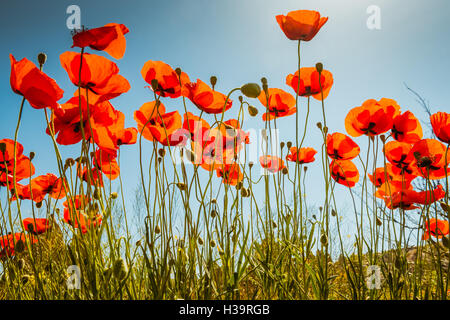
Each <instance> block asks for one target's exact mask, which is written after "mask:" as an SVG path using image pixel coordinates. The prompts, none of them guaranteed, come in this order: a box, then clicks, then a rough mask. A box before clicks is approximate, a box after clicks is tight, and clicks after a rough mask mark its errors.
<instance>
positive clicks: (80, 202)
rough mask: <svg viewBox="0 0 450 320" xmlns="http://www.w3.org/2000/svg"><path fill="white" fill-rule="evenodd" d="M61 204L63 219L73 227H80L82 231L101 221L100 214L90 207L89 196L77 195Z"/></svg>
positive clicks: (84, 231) (98, 224) (95, 225)
mask: <svg viewBox="0 0 450 320" xmlns="http://www.w3.org/2000/svg"><path fill="white" fill-rule="evenodd" d="M63 206H64V221H65V222H66V223H68V224H70V225H71V226H72V227H74V228H80V229H81V232H83V233H86V232H87V231H88V230H89V229H91V228H93V227H99V226H100V225H101V223H102V216H101V215H100V214H97V213H95V212H93V210H92V209H90V205H89V198H88V197H86V196H83V195H78V196H75V197H74V198H73V199H68V201H65V202H64V203H63Z"/></svg>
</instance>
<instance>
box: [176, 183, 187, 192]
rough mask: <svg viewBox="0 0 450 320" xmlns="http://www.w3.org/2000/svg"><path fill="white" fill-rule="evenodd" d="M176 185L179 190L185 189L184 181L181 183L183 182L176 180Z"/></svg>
mask: <svg viewBox="0 0 450 320" xmlns="http://www.w3.org/2000/svg"><path fill="white" fill-rule="evenodd" d="M177 187H178V189H180V190H186V189H187V185H186V184H185V183H183V182H178V183H177Z"/></svg>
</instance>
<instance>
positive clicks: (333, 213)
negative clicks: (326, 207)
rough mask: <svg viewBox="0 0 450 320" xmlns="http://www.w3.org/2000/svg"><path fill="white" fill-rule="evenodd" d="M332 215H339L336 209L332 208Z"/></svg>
mask: <svg viewBox="0 0 450 320" xmlns="http://www.w3.org/2000/svg"><path fill="white" fill-rule="evenodd" d="M331 215H332V216H333V217H336V215H337V213H336V210H334V209H331Z"/></svg>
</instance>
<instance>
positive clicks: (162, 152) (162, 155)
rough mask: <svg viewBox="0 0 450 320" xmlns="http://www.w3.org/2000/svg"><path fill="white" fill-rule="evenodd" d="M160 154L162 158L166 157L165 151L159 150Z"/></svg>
mask: <svg viewBox="0 0 450 320" xmlns="http://www.w3.org/2000/svg"><path fill="white" fill-rule="evenodd" d="M158 154H159V156H160V157H161V158H164V156H165V155H166V150H164V149H159V150H158Z"/></svg>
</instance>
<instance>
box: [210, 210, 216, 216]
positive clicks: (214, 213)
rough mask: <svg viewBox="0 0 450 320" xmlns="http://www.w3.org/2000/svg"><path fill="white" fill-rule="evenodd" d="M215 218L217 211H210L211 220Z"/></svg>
mask: <svg viewBox="0 0 450 320" xmlns="http://www.w3.org/2000/svg"><path fill="white" fill-rule="evenodd" d="M216 216H217V211H216V210H214V209H212V210H211V218H215V217H216Z"/></svg>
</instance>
